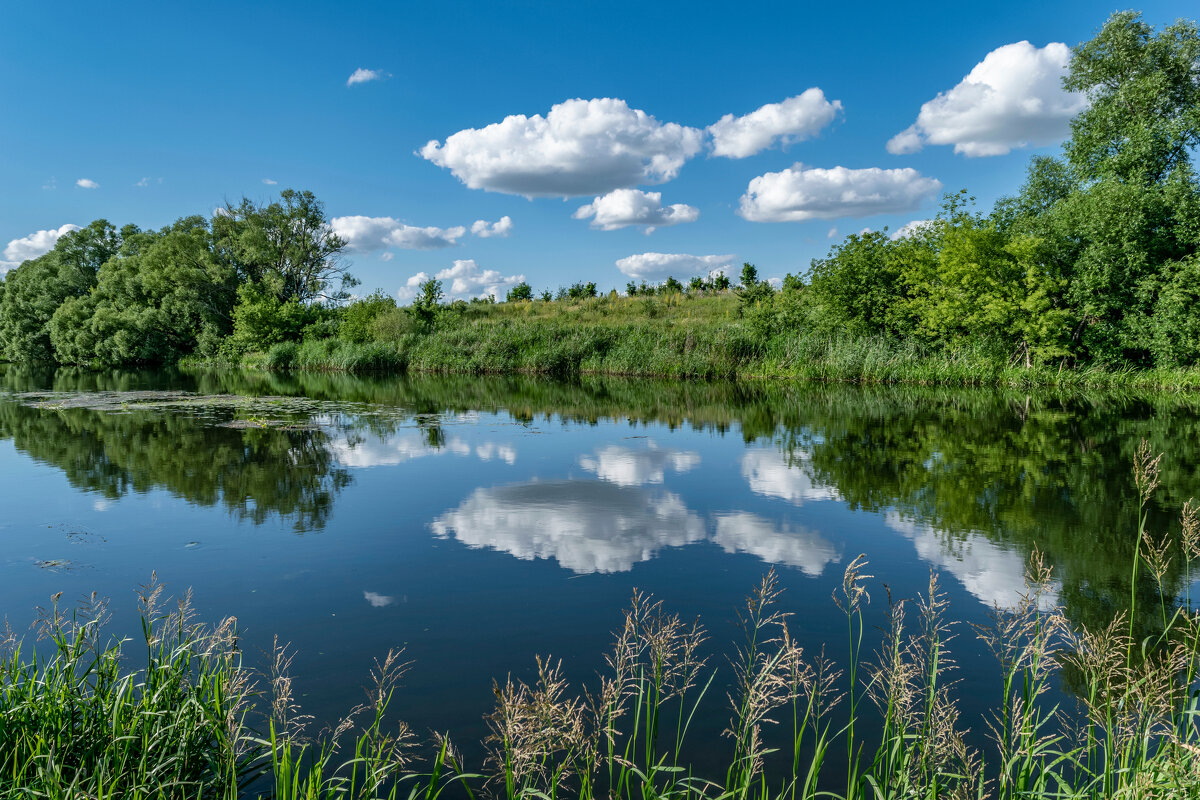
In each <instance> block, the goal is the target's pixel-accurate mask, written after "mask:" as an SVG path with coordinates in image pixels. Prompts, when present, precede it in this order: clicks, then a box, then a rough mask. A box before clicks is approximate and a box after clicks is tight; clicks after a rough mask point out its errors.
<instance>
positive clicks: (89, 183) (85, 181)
mask: <svg viewBox="0 0 1200 800" xmlns="http://www.w3.org/2000/svg"><path fill="white" fill-rule="evenodd" d="M75 185H76V186H78V187H79V188H81V189H99V188H100V184H98V183H96V182H95V181H94V180H92V179H91V178H80V179H79V180H77V181H75Z"/></svg>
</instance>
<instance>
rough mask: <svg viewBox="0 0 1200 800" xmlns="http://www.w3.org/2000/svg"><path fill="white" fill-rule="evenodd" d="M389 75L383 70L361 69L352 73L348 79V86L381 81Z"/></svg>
mask: <svg viewBox="0 0 1200 800" xmlns="http://www.w3.org/2000/svg"><path fill="white" fill-rule="evenodd" d="M387 77H389V75H388V74H387V73H386V72H384V71H383V70H378V69H363V68H362V67H359V68H358V69H356V70H354V72H351V73H350V77H349V78H347V79H346V85H347V86H353V85H354V84H356V83H368V82H370V81H381V80H383V79H384V78H387Z"/></svg>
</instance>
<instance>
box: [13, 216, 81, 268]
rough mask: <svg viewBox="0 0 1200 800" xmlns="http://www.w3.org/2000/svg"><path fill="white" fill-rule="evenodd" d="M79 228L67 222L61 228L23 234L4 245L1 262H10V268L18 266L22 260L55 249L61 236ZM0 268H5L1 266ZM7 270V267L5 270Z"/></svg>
mask: <svg viewBox="0 0 1200 800" xmlns="http://www.w3.org/2000/svg"><path fill="white" fill-rule="evenodd" d="M77 230H79V226H78V225H72V224H71V223H67V224H66V225H63V226H61V227H59V228H51V229H50V230H48V231H35V232H33V233H31V234H29V235H28V236H22V237H21V238H20V239H13V240H12V241H11V242H9V243H8V244H7V245H6V246H5V247H4V261H3V262H0V264H8V265H9V269H11V268H12V267H16V266H18V265H19V264H20V263H21V262H22V261H28V260H29V259H31V258H37V257H38V256H41V255H45V254H46V253H49V252H50V251H51V250H53V249H54V245H55V244H57V243H58V240H59V238H60V237H62V236H63V235H64V234H67V233H70V232H71V231H77ZM0 269H3V268H2V267H0ZM3 271H4V272H7V271H8V270H7V269H4V270H3Z"/></svg>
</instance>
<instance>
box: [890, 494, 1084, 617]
mask: <svg viewBox="0 0 1200 800" xmlns="http://www.w3.org/2000/svg"><path fill="white" fill-rule="evenodd" d="M884 523H885V524H886V525H887V526H888V527H889V528H891V529H892V530H894V531H896V532H897V533H899V534H901V535H902V536H904V537H905V538H907V539H909V540H911V541H912V543H913V546H914V547H916V550H917V555H918V556H920V557H921V559H922V560H923V561H926V562H928V563H930V564H932V565H934V566H935V567H940V568H942V569H944V570H946V571H947V572H949V573H950V574H951V575H953V576H954V577H955V578H957V579H958V580H959V582H960V583H962V585H963V588H964V589H966V590H967V591H968V592H970V593H971V594H972V595H974V596H975V597H976V598H978V599H979V600H980V602H982V603H984V604H985V605H988V606H993V605H994V606H999V607H1000V608H1012V607H1014V606H1016V605H1017V604H1018V603H1019V602H1020V601H1021V595H1022V594H1023V593H1024V592H1025V558H1024V556H1023V555H1022V554H1021V553H1019V552H1017V551H1016V550H1010V549H1007V548H1004V547H1001V546H1000V545H997V544H996V543H995V542H993V541H991V540H990V539H988V538H986V537H985V536H983V534H980V533H975V532H970V531H968V532H967V533H966V534H965V535H955V536H953V537H951V536H947V535H945V534H943V533H942V532H940V531H939V530H938V529H937V528H935V527H933V526H932V525H928V524H926V523H923V522H918V521H916V520H913V519H911V518H909V517H905V516H901V515H900V514H899V513H898V512H896V511H889V512H888V513H887V515H886V516H885V517H884ZM1061 588H1062V585H1061V584H1059V583H1058V582H1057V581H1056V582H1055V583H1054V586H1053V588H1052V589H1051V590H1050V591H1049V592H1047V593H1046V594H1045V595H1043V596H1042V597H1041V598H1040V600H1039V605H1040V606H1041V608H1042V610H1049V609H1050V608H1052V607H1053V606H1054V605H1055V604H1056V603H1057V602H1058V592H1059V590H1060V589H1061Z"/></svg>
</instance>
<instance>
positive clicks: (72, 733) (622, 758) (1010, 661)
mask: <svg viewBox="0 0 1200 800" xmlns="http://www.w3.org/2000/svg"><path fill="white" fill-rule="evenodd" d="M1159 466H1160V459H1159V458H1158V457H1152V454H1151V451H1150V449H1149V447H1148V446H1146V445H1145V444H1143V446H1142V447H1141V448H1140V449H1139V450H1138V453H1137V457H1136V459H1135V464H1134V481H1135V485H1136V487H1137V490H1138V497H1139V502H1140V508H1139V515H1138V530H1137V531H1131V535H1133V536H1136V537H1137V542H1138V547H1137V551H1136V555H1135V556H1134V558H1133V560H1132V563H1131V564H1130V578H1131V581H1132V585H1136V584H1137V582H1138V581H1142V580H1153V581H1157V583H1158V587H1159V597H1160V598H1161V600H1160V603H1159V608H1157V609H1155V610H1154V611H1156V612H1157V614H1158V615H1159V616H1160V617H1161V622H1162V632H1161V633H1160V634H1157V635H1155V636H1154V637H1151V638H1149V639H1145V640H1142V641H1135V640H1134V638H1133V627H1132V626H1131V623H1130V620H1131V619H1132V618H1133V615H1134V613H1136V612H1137V610H1138V609H1137V608H1136V603H1137V594H1136V593H1134V594H1133V595H1131V602H1132V603H1133V604H1134V606H1133V608H1131V609H1130V611H1129V613H1128V614H1126V613H1125V612H1122V613H1120V614H1118V615H1117V616H1116V617H1115V618H1114V619H1112V620H1111V622H1110V623H1109V624H1107V625H1106V626H1104V627H1102V628H1100V629H1096V630H1089V629H1084V628H1077V627H1075V626H1072V625H1071V624H1070V622H1069V621H1068V620H1067V618H1066V616H1065V615H1064V613H1063V611H1062V609H1061V608H1059V607H1057V606H1056V605H1055V604H1054V603H1053V602H1051V598H1052V597H1053V596H1054V595H1053V594H1052V591H1051V589H1052V585H1053V574H1052V569H1051V567H1050V566H1049V565H1047V564H1046V563H1045V562H1044V560H1043V558H1042V556H1041V554H1040V553H1038V552H1037V551H1036V550H1035V551H1034V552H1033V553H1032V555H1031V557H1030V559H1029V563H1028V568H1027V571H1026V576H1025V590H1024V593H1023V595H1022V596H1021V599H1020V601H1019V602H1018V603H1017V604H1016V606H1015V607H1013V608H1007V609H1000V608H997V609H995V610H994V613H993V614H992V615H991V621H990V623H989V624H985V625H980V626H976V627H973V628H970V629H960V627H962V626H960V625H959V624H957V623H955V622H954V621H953V620H952V618H951V617H950V616H949V613H948V607H947V600H946V594H945V592H943V590H942V589H941V588H940V586H939V584H938V580H937V576H936V574H934V573H931V575H930V580H929V585H928V590H927V591H926V592H925V594H924V595H923V596H921V597H919V598H917V599H916V600H913V601H902V600H894V599H893V598H892V597H891V596H890V595H888V596H886V602H887V604H888V620H889V623H888V625H887V629H886V630H885V631H884V633H883V635H882V636H881V637H880V638H879V642H878V647H877V648H876V649H874V650H871V649H868V644H867V631H866V630H865V624H864V610H865V609H866V607H867V605H868V604H869V603H871V602H872V597H871V594H870V592H871V591H876V594H878V591H877V590H876V589H875V585H876V584H875V583H874V582H873V576H871V575H869V574H867V572H866V570H867V569H868V564H867V562H866V560H865V558H863V557H862V556H860V557H859V558H857V559H855V560H854V561H852V562H851V563H850V565H849V566H848V567H847V568H846V571H845V574H844V578H843V582H842V585H841V587H840V588H839V590H838V591H837V592H836V593H835V597H834V602H835V603H836V605H837V608H838V610H839V612H840V613H841V615H842V616H843V617H844V619H845V632H846V633H845V641H843V642H840V643H838V642H827V643H825V645H824V646H823V647H822V648H821V649H819V650H818V651H816V652H810V651H806V650H805V649H803V648H802V647H800V646H799V644H798V643H797V638H796V637H795V635H794V634H793V630H794V621H793V619H792V617H791V615H790V614H789V612H788V611H787V610H786V603H785V602H784V601H783V598H782V597H781V592H780V590H779V588H778V582H777V580H776V577H775V575H774V574H773V573H768V574H767V575H766V576H765V577H764V578H763V580H762V582H761V583H760V584H759V585H758V586H757V587H756V588H755V589H754V591H753V592H752V593H751V595H750V596H749V598H748V599H747V601H746V603H745V605H744V607H743V608H742V609H740V612H739V620H740V627H741V630H742V632H743V638H742V640H741V641H740V642H737V643H734V645H733V646H732V647H731V648H727V649H726V652H727V653H728V655H727V661H722V662H721V663H717V661H716V657H714V656H711V655H704V654H705V653H708V652H710V651H711V649H712V648H711V647H709V646H708V644H710V643H707V638H708V634H707V633H706V631H705V629H704V627H703V625H702V624H701V622H700V621H699V620H696V621H687V620H684V619H682V618H680V617H679V616H678V615H677V614H672V613H670V612H669V611H668V610H667V609H666V608H665V607H664V605H663V603H662V602H661V601H658V600H655V599H654V598H653V597H649V596H646V595H643V594H640V593H636V592H635V594H634V596H633V599H632V601H631V604H630V607H629V608H628V609H627V610H626V611H625V614H624V619H623V622H622V624H621V625H620V627H619V628H618V629H617V631H616V632H615V634H614V640H613V645H612V647H611V650H610V651H609V653H608V654H607V656H606V658H605V664H606V666H605V669H604V670H603V671H602V673H601V674H599V675H598V676H597V678H596V680H595V681H594V682H593V683H591V684H589V685H587V686H584V687H582V688H576V687H572V686H571V685H570V684H569V682H568V681H567V679H566V678H565V677H564V674H563V670H562V667H561V663H560V662H558V661H555V660H554V659H552V658H549V657H544V658H539V659H538V660H537V671H536V672H537V677H536V679H534V680H533V681H532V682H531V683H525V682H522V681H520V680H515V679H513V678H512V677H508V678H506V679H505V680H503V681H498V682H496V683H495V685H494V693H495V698H496V702H495V708H494V710H493V711H492V713H491V714H490V715H489V716H488V718H487V721H488V725H489V729H490V731H491V733H490V736H489V737H488V739H487V741H486V742H485V743H484V744H485V746H486V749H487V753H488V755H487V757H486V758H485V759H483V760H482V761H481V763H479V764H477V765H468V764H465V763H464V761H463V759H462V757H461V755H460V754H459V751H458V748H456V746H455V744H454V743H453V741H452V739H451V738H450V737H449V736H448V735H442V736H435V737H434V738H433V739H432V740H431V741H421V740H420V739H419V738H418V737H417V736H416V735H414V733H413V732H412V731H411V730H409V729H408V727H407V726H406V725H404V724H403V723H402V722H399V721H397V720H396V719H394V717H393V714H392V713H390V712H391V711H392V709H393V705H394V704H395V702H396V697H397V694H396V692H397V687H398V686H399V684H400V682H401V680H402V677H403V674H404V671H405V669H406V668H407V666H408V665H407V664H406V663H405V662H404V660H403V655H402V653H400V652H397V651H392V652H389V653H388V654H387V655H386V656H385V657H383V658H382V659H380V660H379V661H377V662H376V663H375V665H374V667H373V668H372V670H371V672H370V681H369V683H368V686H367V697H366V699H365V701H364V702H363V703H362V704H360V705H359V706H357V707H355V708H353V709H351V710H350V711H349V712H348V713H347V715H346V716H345V718H343V719H342V720H340V721H338V722H337V723H336V724H334V725H333V726H332V727H331V728H330V729H327V730H325V731H323V732H321V733H320V734H316V735H311V734H310V732H309V730H308V728H309V727H310V724H309V723H310V722H311V721H310V720H308V719H307V718H306V717H304V716H303V714H302V712H301V710H300V709H299V708H298V707H297V704H296V702H295V701H294V699H293V697H292V692H291V678H290V676H289V666H290V663H291V654H290V652H289V650H288V648H287V647H286V646H281V645H280V644H279V643H278V642H276V643H275V646H274V648H273V654H272V657H271V659H270V663H269V665H268V666H267V668H265V669H264V670H261V671H259V672H256V671H254V670H251V669H249V668H247V667H246V666H244V665H243V662H242V657H241V653H240V650H239V647H238V637H237V630H236V622H235V621H234V620H232V619H227V620H225V621H223V622H221V623H220V624H218V625H216V626H204V625H200V624H198V623H196V622H194V621H193V619H192V615H191V611H190V605H189V602H188V598H187V597H186V596H185V597H184V598H183V600H181V601H180V602H178V603H176V604H173V605H170V606H169V607H167V606H165V605H164V603H163V599H162V596H161V595H162V587H161V585H159V584H158V583H156V582H155V581H153V580H152V581H151V583H150V584H148V585H147V586H146V587H143V589H142V591H141V592H140V594H139V597H140V600H139V602H140V605H141V618H142V636H141V637H140V639H139V640H138V641H137V642H136V646H135V645H134V644H133V643H131V642H130V641H128V640H121V641H108V642H107V643H105V642H104V640H103V639H102V636H103V633H102V631H103V625H104V621H105V617H106V607H105V604H104V603H102V602H100V601H99V600H98V599H96V598H95V597H92V598H89V599H88V600H87V601H86V602H85V603H84V605H83V606H82V607H80V608H78V609H75V610H73V611H71V612H64V611H63V610H62V609H61V608H60V606H59V598H58V597H55V598H54V599H53V601H52V603H51V606H50V608H49V609H48V610H45V611H42V612H40V614H39V621H38V623H37V625H36V628H37V630H38V637H39V639H40V640H41V641H42V642H44V644H43V645H41V646H40V647H39V646H35V647H34V650H36V651H37V652H35V653H27V652H26V651H25V650H24V649H23V645H22V643H21V642H20V641H19V640H18V638H17V636H16V635H15V634H13V633H12V632H11V630H7V631H6V632H5V633H4V635H3V637H2V638H0V643H2V644H3V647H4V652H3V653H2V654H0V796H4V797H48V798H68V797H70V798H76V797H88V798H118V797H120V798H126V797H132V798H150V797H170V798H175V797H178V798H184V797H187V798H192V797H206V798H207V797H212V798H228V800H233V799H234V798H242V797H275V798H322V799H323V800H343V799H349V798H355V799H357V798H380V797H386V798H393V799H398V798H424V800H436V798H439V797H442V796H443V795H444V796H446V797H451V796H454V797H466V798H469V799H470V800H475V798H506V799H515V798H540V799H542V800H546V799H547V798H559V797H563V798H566V797H572V798H576V797H578V798H600V797H606V798H630V799H631V800H632V798H641V799H642V800H646V798H677V799H678V800H726V799H727V798H728V799H729V800H742V799H745V800H750V799H751V798H753V799H754V800H785V799H786V800H793V799H794V798H805V799H806V800H808V799H812V800H815V798H818V797H820V798H840V799H841V800H851V798H855V799H862V800H866V799H867V798H874V799H879V798H896V799H897V800H898V799H899V798H914V799H915V798H964V800H965V798H998V799H999V800H1009V799H1010V798H1096V799H1097V800H1098V799H1099V798H1131V799H1132V798H1194V797H1197V796H1200V682H1198V677H1200V674H1198V673H1200V612H1197V611H1196V610H1195V609H1193V607H1192V598H1191V597H1190V596H1189V595H1188V594H1187V593H1186V592H1185V593H1184V595H1183V596H1182V597H1178V596H1177V594H1176V592H1175V590H1174V588H1173V587H1170V586H1166V585H1164V578H1165V576H1166V575H1167V574H1168V572H1169V567H1170V561H1171V560H1172V559H1175V558H1179V559H1183V561H1184V562H1185V565H1184V566H1185V570H1184V574H1191V567H1192V562H1194V561H1196V560H1197V559H1200V507H1198V506H1196V505H1195V504H1193V503H1192V502H1190V501H1189V502H1188V503H1187V504H1186V505H1185V506H1184V508H1183V512H1182V526H1181V533H1180V534H1179V535H1178V537H1176V538H1175V539H1174V540H1166V539H1163V538H1162V537H1160V536H1158V535H1156V534H1154V533H1152V532H1151V531H1149V530H1148V528H1147V524H1146V523H1147V508H1148V504H1149V502H1150V499H1151V498H1152V497H1153V495H1154V493H1155V490H1156V488H1157V484H1158V474H1159ZM1143 611H1144V610H1143ZM961 636H976V637H979V639H980V640H981V641H982V642H983V644H985V645H986V647H987V648H988V649H990V650H991V652H992V653H993V654H994V655H995V657H996V660H997V663H998V665H999V670H998V680H997V684H996V686H995V688H994V695H993V697H992V703H991V709H992V710H991V711H990V712H989V713H988V714H987V715H986V718H985V719H983V720H966V719H964V718H963V713H962V711H961V708H960V702H959V699H958V697H957V678H956V666H955V663H954V648H955V644H954V643H955V641H956V640H957V639H958V637H961ZM833 650H838V651H839V652H842V653H845V660H844V663H843V664H840V665H839V664H838V663H836V660H835V659H833V658H832V657H830V656H829V655H828V653H829V652H832V651H833ZM135 657H136V658H137V659H139V666H137V667H136V668H135V667H132V666H130V663H131V662H132V660H133V659H134V658H135ZM1066 670H1070V671H1072V672H1073V673H1074V674H1076V675H1078V676H1080V678H1081V681H1080V682H1079V685H1080V686H1082V687H1083V688H1082V690H1081V691H1080V692H1079V693H1078V697H1077V700H1076V702H1075V704H1074V705H1071V704H1070V703H1068V702H1065V701H1055V700H1053V699H1052V698H1053V697H1054V696H1055V695H1054V694H1053V693H1052V692H1051V690H1052V688H1053V687H1055V686H1056V685H1057V681H1058V680H1059V678H1060V677H1061V675H1062V674H1063V673H1064V671H1066ZM718 707H719V708H722V709H723V711H720V712H718V711H717V708H718ZM717 713H723V714H724V715H726V717H727V719H728V724H727V726H726V728H725V732H724V737H723V739H722V745H723V749H724V751H725V752H726V754H727V756H726V758H725V759H724V760H723V761H722V762H721V763H720V764H713V763H705V764H692V763H689V762H688V761H687V760H686V758H685V756H686V753H687V752H688V745H689V736H690V735H692V732H693V726H694V722H695V721H696V719H697V718H698V715H700V714H704V715H713V714H717ZM969 726H974V727H975V729H976V730H977V731H983V732H985V733H986V735H985V736H978V735H976V736H969V735H968V727H969Z"/></svg>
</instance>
